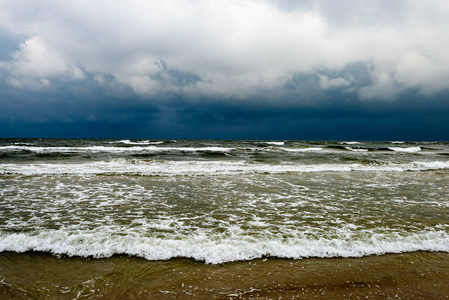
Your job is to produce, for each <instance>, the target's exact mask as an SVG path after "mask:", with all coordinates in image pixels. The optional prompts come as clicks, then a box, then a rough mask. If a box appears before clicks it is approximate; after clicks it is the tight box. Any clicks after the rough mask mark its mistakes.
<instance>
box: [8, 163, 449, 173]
mask: <svg viewBox="0 0 449 300" xmlns="http://www.w3.org/2000/svg"><path fill="white" fill-rule="evenodd" d="M446 169H449V162H448V161H431V162H412V163H403V164H397V163H391V164H376V163H370V164H362V163H351V164H349V163H348V164H341V163H340V164H329V163H326V164H294V163H289V164H277V165H272V164H265V163H247V162H245V161H163V162H161V161H157V160H156V161H153V160H139V159H114V160H111V161H99V162H89V163H78V164H69V163H64V164H58V163H46V164H1V165H0V174H23V175H51V174H68V175H77V176H83V175H101V174H111V175H112V174H116V175H120V174H122V175H133V174H136V175H147V176H179V175H182V176H196V175H212V176H214V175H232V174H252V173H256V174H257V173H260V174H280V173H288V172H297V173H301V172H350V171H365V172H405V171H427V170H446Z"/></svg>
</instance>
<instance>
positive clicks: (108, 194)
mask: <svg viewBox="0 0 449 300" xmlns="http://www.w3.org/2000/svg"><path fill="white" fill-rule="evenodd" d="M448 195H449V144H448V143H441V142H330V141H323V142H307V141H220V140H216V141H214V140H207V141H201V140H87V139H86V140H70V139H61V140H58V139H0V251H13V252H24V251H30V250H32V251H43V252H49V253H53V254H55V255H68V256H81V257H96V258H99V257H109V256H111V255H114V254H127V255H133V256H138V257H143V258H145V259H148V260H167V259H170V258H176V257H184V258H193V259H195V260H200V261H204V262H206V263H212V264H217V263H224V262H232V261H239V260H251V259H255V258H261V257H267V256H270V257H279V258H294V259H300V258H307V257H361V256H367V255H372V254H376V255H379V254H386V253H401V252H412V251H419V250H431V251H443V252H449V199H448Z"/></svg>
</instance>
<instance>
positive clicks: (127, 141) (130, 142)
mask: <svg viewBox="0 0 449 300" xmlns="http://www.w3.org/2000/svg"><path fill="white" fill-rule="evenodd" d="M118 143H122V144H126V145H160V144H163V143H164V142H163V141H139V142H132V141H131V140H121V141H114V142H109V144H118Z"/></svg>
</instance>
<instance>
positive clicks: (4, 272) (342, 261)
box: [0, 251, 449, 299]
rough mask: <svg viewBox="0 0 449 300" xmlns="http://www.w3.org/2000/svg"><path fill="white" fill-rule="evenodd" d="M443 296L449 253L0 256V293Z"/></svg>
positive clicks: (447, 295) (447, 289) (448, 288)
mask: <svg viewBox="0 0 449 300" xmlns="http://www.w3.org/2000/svg"><path fill="white" fill-rule="evenodd" d="M83 297H85V298H93V297H95V298H97V297H98V298H108V299H118V298H137V299H146V298H152V299H174V298H178V299H185V298H193V297H195V298H198V299H267V298H269V299H271V298H277V299H278V298H279V297H281V299H293V298H301V299H309V298H314V299H342V298H352V299H358V298H366V297H368V298H374V299H394V298H396V299H399V298H402V299H449V253H446V252H425V251H419V252H411V253H402V254H387V255H381V256H367V257H361V258H305V259H301V260H293V259H283V258H260V259H255V260H251V261H238V262H231V263H225V264H219V265H210V264H205V263H204V262H198V261H195V260H193V259H185V258H176V259H171V260H167V261H148V260H145V259H143V258H138V257H130V256H126V255H115V256H112V257H110V258H100V259H93V258H80V257H66V256H63V257H60V258H58V257H55V256H52V255H51V254H49V253H41V252H26V253H15V252H2V253H0V298H15V299H25V298H60V299H73V298H83Z"/></svg>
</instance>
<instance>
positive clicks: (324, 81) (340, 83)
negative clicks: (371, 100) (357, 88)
mask: <svg viewBox="0 0 449 300" xmlns="http://www.w3.org/2000/svg"><path fill="white" fill-rule="evenodd" d="M318 78H319V82H320V87H321V88H322V89H323V90H328V89H334V88H340V87H347V86H349V85H351V82H350V81H348V80H346V79H344V78H342V77H338V78H329V77H327V76H326V75H320V74H319V75H318Z"/></svg>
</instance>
